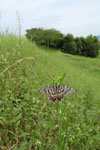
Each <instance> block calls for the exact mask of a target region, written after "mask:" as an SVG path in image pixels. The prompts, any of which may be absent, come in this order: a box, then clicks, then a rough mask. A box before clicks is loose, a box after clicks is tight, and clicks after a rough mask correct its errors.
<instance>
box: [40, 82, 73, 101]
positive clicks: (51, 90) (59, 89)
mask: <svg viewBox="0 0 100 150" xmlns="http://www.w3.org/2000/svg"><path fill="white" fill-rule="evenodd" d="M39 92H40V93H41V94H46V95H48V98H49V99H50V100H52V101H53V102H55V101H56V99H58V101H61V100H62V99H63V98H64V97H65V96H66V95H68V94H72V93H74V92H76V90H75V89H73V88H72V87H69V86H66V85H53V86H48V87H45V88H43V89H41V90H40V91H39Z"/></svg>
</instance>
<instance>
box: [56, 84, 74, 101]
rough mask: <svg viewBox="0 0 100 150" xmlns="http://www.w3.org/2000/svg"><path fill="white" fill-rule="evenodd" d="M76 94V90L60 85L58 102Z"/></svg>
mask: <svg viewBox="0 0 100 150" xmlns="http://www.w3.org/2000/svg"><path fill="white" fill-rule="evenodd" d="M74 92H76V90H75V89H73V88H72V87H69V86H66V85H58V96H57V98H58V100H59V101H61V99H63V98H64V97H65V96H66V95H68V94H72V93H74Z"/></svg>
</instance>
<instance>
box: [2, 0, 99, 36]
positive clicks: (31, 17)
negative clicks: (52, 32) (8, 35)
mask: <svg viewBox="0 0 100 150" xmlns="http://www.w3.org/2000/svg"><path fill="white" fill-rule="evenodd" d="M99 6H100V1H99V0H95V1H94V0H88V1H87V0H84V1H83V0H62V1H61V0H50V1H49V0H0V12H1V25H2V26H6V25H7V26H8V27H9V28H12V27H13V28H14V29H15V28H16V22H17V20H16V12H17V11H18V12H19V14H21V17H22V33H23V34H25V30H26V29H29V28H33V27H43V28H56V29H58V30H60V31H61V32H63V33H65V34H67V33H72V34H74V36H87V35H89V34H95V35H98V34H100V32H99V26H100V19H99V14H100V9H99Z"/></svg>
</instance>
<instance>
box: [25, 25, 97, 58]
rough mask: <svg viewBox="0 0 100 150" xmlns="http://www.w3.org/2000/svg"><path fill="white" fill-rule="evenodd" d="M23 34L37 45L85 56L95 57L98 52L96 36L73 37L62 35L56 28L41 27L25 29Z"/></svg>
mask: <svg viewBox="0 0 100 150" xmlns="http://www.w3.org/2000/svg"><path fill="white" fill-rule="evenodd" d="M25 36H26V37H27V38H28V39H30V40H31V41H32V42H35V43H36V44H37V45H41V46H45V47H48V48H53V49H60V50H61V51H62V52H64V53H70V54H73V55H81V56H87V57H97V56H98V54H99V52H98V50H99V47H98V43H99V41H98V38H97V36H92V35H89V36H87V37H86V38H84V37H74V36H73V35H72V34H67V35H64V34H62V33H61V32H60V31H58V30H56V29H47V30H45V29H43V28H32V29H29V30H26V35H25Z"/></svg>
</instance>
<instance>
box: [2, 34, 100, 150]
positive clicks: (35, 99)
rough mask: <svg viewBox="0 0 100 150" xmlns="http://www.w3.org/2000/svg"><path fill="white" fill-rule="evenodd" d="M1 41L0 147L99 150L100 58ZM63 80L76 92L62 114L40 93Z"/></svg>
mask: <svg viewBox="0 0 100 150" xmlns="http://www.w3.org/2000/svg"><path fill="white" fill-rule="evenodd" d="M0 42H1V45H0V84H1V86H0V115H1V116H0V148H1V149H2V150H5V149H10V148H12V147H13V146H14V150H16V149H25V148H26V149H29V148H30V147H31V149H45V150H52V149H55V150H57V149H61V150H63V149H65V150H67V149H73V150H77V149H79V150H82V149H87V150H88V149H99V147H100V126H99V125H100V109H99V108H100V55H99V57H97V58H86V57H81V56H74V55H70V54H65V53H61V52H60V51H58V50H51V49H45V48H39V47H37V46H36V45H35V44H32V43H30V41H28V40H27V39H25V38H23V37H21V38H20V39H18V38H17V37H16V36H13V35H11V34H9V35H6V36H5V35H0ZM63 77H64V79H63ZM60 79H63V80H62V83H61V84H64V85H68V86H71V87H73V88H75V89H76V91H77V92H76V93H74V94H73V95H68V96H67V97H65V98H64V99H63V100H62V102H61V113H60V112H59V107H58V106H59V103H58V102H57V101H56V102H55V103H52V102H51V101H49V100H48V98H47V96H44V95H41V94H39V92H38V91H39V90H40V89H41V88H43V87H45V86H48V85H55V84H56V83H59V81H60ZM58 116H59V117H58Z"/></svg>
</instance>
